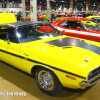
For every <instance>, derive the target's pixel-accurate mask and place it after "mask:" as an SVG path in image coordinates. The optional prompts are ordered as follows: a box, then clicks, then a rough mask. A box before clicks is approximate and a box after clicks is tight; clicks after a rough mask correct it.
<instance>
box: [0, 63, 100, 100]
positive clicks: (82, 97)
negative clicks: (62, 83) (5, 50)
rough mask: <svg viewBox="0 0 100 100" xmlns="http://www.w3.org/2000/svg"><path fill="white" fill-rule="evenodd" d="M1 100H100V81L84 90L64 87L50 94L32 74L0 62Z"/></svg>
mask: <svg viewBox="0 0 100 100" xmlns="http://www.w3.org/2000/svg"><path fill="white" fill-rule="evenodd" d="M0 100H100V81H98V82H97V83H96V84H94V85H93V86H91V87H89V88H86V89H84V90H81V89H77V90H73V89H68V88H64V89H63V90H62V91H61V92H60V93H59V94H57V95H55V96H48V95H46V94H44V93H43V92H41V91H40V89H39V88H38V87H37V85H36V82H35V79H34V78H33V77H32V76H30V75H28V74H26V73H24V72H22V71H20V70H18V69H16V68H14V67H12V66H10V65H8V64H5V63H4V62H0Z"/></svg>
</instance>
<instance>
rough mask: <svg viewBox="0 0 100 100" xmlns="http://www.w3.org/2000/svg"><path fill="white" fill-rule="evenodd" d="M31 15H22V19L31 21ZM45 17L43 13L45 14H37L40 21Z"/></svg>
mask: <svg viewBox="0 0 100 100" xmlns="http://www.w3.org/2000/svg"><path fill="white" fill-rule="evenodd" d="M30 15H31V14H30V13H29V14H28V15H27V16H25V17H21V21H30V20H31V17H30ZM44 17H45V15H43V14H37V20H38V21H43V20H44Z"/></svg>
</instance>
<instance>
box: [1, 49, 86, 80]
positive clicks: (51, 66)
mask: <svg viewBox="0 0 100 100" xmlns="http://www.w3.org/2000/svg"><path fill="white" fill-rule="evenodd" d="M0 51H1V52H4V53H7V54H10V55H12V56H15V57H18V58H21V59H27V60H28V61H31V62H34V63H38V64H42V65H45V66H48V67H50V68H52V69H55V70H58V71H61V72H64V73H67V74H71V75H73V76H76V77H78V78H82V79H86V77H83V76H80V75H77V74H74V73H71V72H68V71H65V70H62V69H59V68H56V67H54V66H51V65H48V64H45V63H42V62H39V61H36V60H32V59H29V58H25V57H23V56H20V55H17V54H13V53H10V52H8V51H5V50H1V49H0Z"/></svg>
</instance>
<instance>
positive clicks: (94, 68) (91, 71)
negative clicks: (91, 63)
mask: <svg viewBox="0 0 100 100" xmlns="http://www.w3.org/2000/svg"><path fill="white" fill-rule="evenodd" d="M99 67H100V66H98V67H96V68H94V69H92V70H91V71H90V72H92V71H93V70H95V69H97V68H99ZM90 72H89V73H90ZM88 76H89V74H88ZM87 81H89V79H88V77H87Z"/></svg>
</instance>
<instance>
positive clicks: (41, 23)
mask: <svg viewBox="0 0 100 100" xmlns="http://www.w3.org/2000/svg"><path fill="white" fill-rule="evenodd" d="M29 24H39V25H45V24H47V25H48V24H49V23H47V22H42V21H25V22H16V23H8V24H0V27H18V26H22V25H29Z"/></svg>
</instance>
